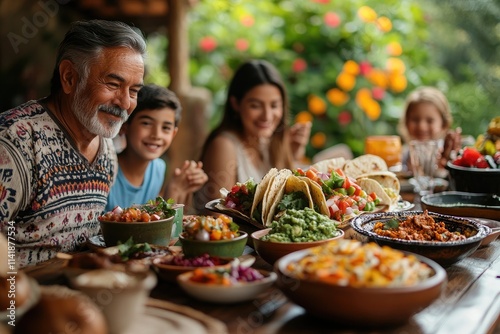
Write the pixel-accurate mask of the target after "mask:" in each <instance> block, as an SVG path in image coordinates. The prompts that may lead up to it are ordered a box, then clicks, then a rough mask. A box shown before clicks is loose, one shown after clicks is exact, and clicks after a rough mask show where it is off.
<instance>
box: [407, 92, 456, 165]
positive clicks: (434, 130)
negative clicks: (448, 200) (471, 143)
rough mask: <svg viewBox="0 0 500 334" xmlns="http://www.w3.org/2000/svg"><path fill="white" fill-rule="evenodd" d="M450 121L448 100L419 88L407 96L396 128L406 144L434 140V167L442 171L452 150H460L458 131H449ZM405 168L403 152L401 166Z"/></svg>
mask: <svg viewBox="0 0 500 334" xmlns="http://www.w3.org/2000/svg"><path fill="white" fill-rule="evenodd" d="M452 123H453V118H452V116H451V112H450V106H449V104H448V100H447V99H446V97H445V96H444V94H443V93H442V92H441V91H439V90H438V89H436V88H434V87H420V88H418V89H416V90H414V91H413V92H411V93H410V95H408V97H407V99H406V108H405V113H404V114H403V117H402V118H401V119H400V123H399V126H398V129H399V132H400V134H401V137H403V140H404V141H405V142H406V143H409V142H410V140H430V139H433V140H438V141H439V155H438V159H437V161H438V167H439V168H441V169H442V168H444V166H445V165H446V162H447V161H448V160H450V158H451V157H450V155H451V154H452V152H453V151H458V150H460V148H461V129H460V128H457V129H456V130H451V129H450V128H451V124H452ZM405 163H406V167H407V168H408V169H409V170H411V168H409V154H408V151H407V150H406V152H405V154H404V157H403V165H405Z"/></svg>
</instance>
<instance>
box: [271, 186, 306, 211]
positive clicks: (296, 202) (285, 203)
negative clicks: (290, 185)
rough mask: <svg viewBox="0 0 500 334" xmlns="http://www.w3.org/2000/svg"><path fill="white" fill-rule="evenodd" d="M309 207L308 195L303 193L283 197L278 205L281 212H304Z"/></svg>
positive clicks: (297, 192) (293, 193)
mask: <svg viewBox="0 0 500 334" xmlns="http://www.w3.org/2000/svg"><path fill="white" fill-rule="evenodd" d="M308 206H309V201H308V200H307V198H306V195H305V194H304V193H303V192H301V191H294V192H292V193H290V194H285V195H283V198H282V199H281V202H280V203H279V205H278V209H279V210H280V211H283V210H287V209H294V210H302V209H304V208H305V207H308Z"/></svg>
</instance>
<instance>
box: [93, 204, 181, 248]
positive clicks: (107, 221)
mask: <svg viewBox="0 0 500 334" xmlns="http://www.w3.org/2000/svg"><path fill="white" fill-rule="evenodd" d="M174 205H175V203H174V201H173V200H172V199H169V200H164V199H163V198H162V197H160V196H159V197H157V198H156V199H155V200H151V201H149V202H148V203H146V204H143V205H135V206H132V207H129V208H125V209H122V208H121V207H115V208H114V209H113V210H111V211H109V212H107V213H105V214H103V215H102V216H99V217H98V220H99V223H100V225H101V231H102V235H103V237H104V242H105V243H106V246H107V247H111V246H116V245H118V244H123V243H125V242H126V241H127V240H129V239H130V238H131V237H132V238H133V240H134V242H136V243H149V244H152V245H160V246H168V244H169V242H170V239H171V237H172V228H173V224H174V216H175V213H176V210H175V206H174Z"/></svg>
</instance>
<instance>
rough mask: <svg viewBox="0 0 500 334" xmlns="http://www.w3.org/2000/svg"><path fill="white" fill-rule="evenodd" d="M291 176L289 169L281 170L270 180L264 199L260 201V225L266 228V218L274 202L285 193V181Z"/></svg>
mask: <svg viewBox="0 0 500 334" xmlns="http://www.w3.org/2000/svg"><path fill="white" fill-rule="evenodd" d="M290 175H292V171H291V170H289V169H281V170H280V171H278V173H277V174H276V175H275V176H274V177H273V178H272V180H271V182H270V184H269V187H268V188H267V190H266V192H265V194H264V198H263V199H262V224H263V225H264V226H268V225H270V224H271V222H269V224H268V216H269V212H270V211H271V208H272V207H273V204H274V202H275V201H276V199H277V198H279V199H281V198H282V197H283V194H284V193H285V185H286V179H287V178H288V177H289V176H290Z"/></svg>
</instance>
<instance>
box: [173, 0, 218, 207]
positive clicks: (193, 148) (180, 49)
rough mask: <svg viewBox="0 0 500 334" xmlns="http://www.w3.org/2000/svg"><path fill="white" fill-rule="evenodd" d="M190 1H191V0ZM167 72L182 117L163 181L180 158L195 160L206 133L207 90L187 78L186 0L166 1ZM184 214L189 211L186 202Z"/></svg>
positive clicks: (208, 96) (198, 156)
mask: <svg viewBox="0 0 500 334" xmlns="http://www.w3.org/2000/svg"><path fill="white" fill-rule="evenodd" d="M191 1H192V0H191ZM168 6H169V8H168V22H167V27H168V32H167V37H168V50H167V55H168V56H167V57H168V61H167V63H168V71H169V74H170V85H169V89H170V90H172V91H173V92H175V93H176V94H177V96H178V97H179V99H180V101H181V104H182V120H181V123H180V126H179V131H178V132H177V135H176V137H175V139H174V141H173V142H172V145H171V147H170V149H169V150H168V151H167V159H166V160H167V165H168V174H167V178H166V180H167V182H169V181H170V179H171V178H172V173H173V171H174V169H175V168H176V167H180V166H182V164H183V162H184V160H195V161H198V160H199V158H200V154H201V149H202V147H203V144H204V142H205V139H206V138H207V135H208V130H209V128H208V119H209V116H208V107H209V105H210V103H211V101H212V95H211V93H210V91H209V90H208V89H206V88H202V87H192V86H191V81H190V80H189V33H188V24H187V14H188V11H189V9H190V6H191V5H190V1H189V0H168ZM184 204H187V206H186V207H185V208H184V213H185V214H193V213H194V211H193V209H192V208H191V207H190V206H189V203H184Z"/></svg>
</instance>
